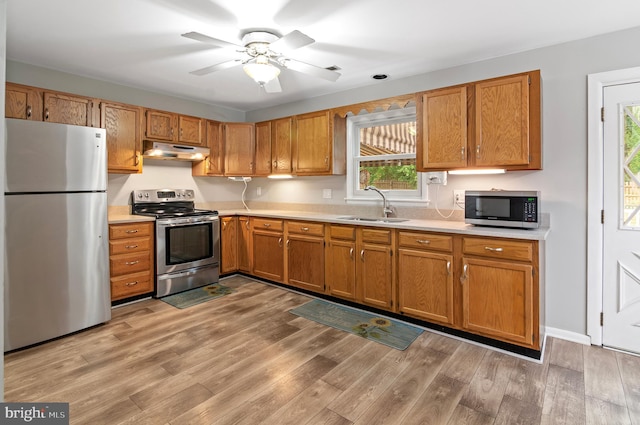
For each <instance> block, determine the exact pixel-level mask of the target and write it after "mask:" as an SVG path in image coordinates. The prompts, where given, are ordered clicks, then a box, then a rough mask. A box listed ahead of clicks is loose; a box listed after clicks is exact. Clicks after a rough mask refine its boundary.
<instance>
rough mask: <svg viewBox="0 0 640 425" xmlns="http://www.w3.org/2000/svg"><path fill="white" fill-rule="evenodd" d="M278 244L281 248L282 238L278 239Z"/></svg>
mask: <svg viewBox="0 0 640 425" xmlns="http://www.w3.org/2000/svg"><path fill="white" fill-rule="evenodd" d="M278 246H279V247H280V248H282V238H279V239H278Z"/></svg>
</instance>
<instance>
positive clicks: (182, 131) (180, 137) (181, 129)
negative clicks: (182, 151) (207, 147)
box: [180, 128, 183, 138]
mask: <svg viewBox="0 0 640 425" xmlns="http://www.w3.org/2000/svg"><path fill="white" fill-rule="evenodd" d="M182 133H183V131H182V128H180V138H182Z"/></svg>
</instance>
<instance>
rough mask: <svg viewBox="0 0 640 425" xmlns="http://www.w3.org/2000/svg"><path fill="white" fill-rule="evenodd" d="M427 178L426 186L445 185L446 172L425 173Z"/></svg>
mask: <svg viewBox="0 0 640 425" xmlns="http://www.w3.org/2000/svg"><path fill="white" fill-rule="evenodd" d="M425 174H426V176H427V184H441V185H443V186H446V185H447V172H446V171H431V172H429V173H425Z"/></svg>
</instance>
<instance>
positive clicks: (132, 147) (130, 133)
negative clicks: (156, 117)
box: [100, 102, 142, 173]
mask: <svg viewBox="0 0 640 425" xmlns="http://www.w3.org/2000/svg"><path fill="white" fill-rule="evenodd" d="M100 126H101V127H102V128H104V129H106V131H107V157H108V168H109V172H110V173H141V172H142V161H141V160H140V155H141V150H142V108H140V107H138V106H132V105H125V104H121V103H111V102H103V103H101V104H100Z"/></svg>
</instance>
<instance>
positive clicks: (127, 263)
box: [125, 260, 140, 266]
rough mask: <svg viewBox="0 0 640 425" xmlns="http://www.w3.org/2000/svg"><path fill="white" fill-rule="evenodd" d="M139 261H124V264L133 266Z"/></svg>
mask: <svg viewBox="0 0 640 425" xmlns="http://www.w3.org/2000/svg"><path fill="white" fill-rule="evenodd" d="M139 262H140V260H136V261H127V262H125V264H126V265H127V266H133V265H136V264H138V263H139Z"/></svg>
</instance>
